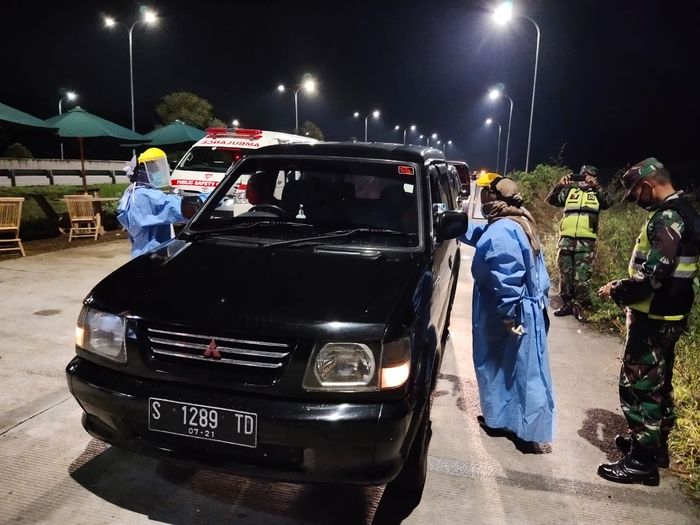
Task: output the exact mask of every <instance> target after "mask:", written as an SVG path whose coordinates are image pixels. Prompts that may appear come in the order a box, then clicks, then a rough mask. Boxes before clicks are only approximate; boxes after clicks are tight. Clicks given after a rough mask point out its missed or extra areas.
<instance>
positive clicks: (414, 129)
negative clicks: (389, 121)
mask: <svg viewBox="0 0 700 525" xmlns="http://www.w3.org/2000/svg"><path fill="white" fill-rule="evenodd" d="M400 129H401V126H399V125H398V124H396V126H394V131H399V130H400ZM409 129H410V130H411V131H416V125H415V124H411V125H410V126H409V127H407V128H403V143H404V145H406V132H407V131H408V130H409Z"/></svg>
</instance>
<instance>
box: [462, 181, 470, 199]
mask: <svg viewBox="0 0 700 525" xmlns="http://www.w3.org/2000/svg"><path fill="white" fill-rule="evenodd" d="M469 193H470V192H469V184H462V188H461V189H460V190H459V196H460V197H462V198H466V197H469Z"/></svg>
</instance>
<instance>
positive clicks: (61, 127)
mask: <svg viewBox="0 0 700 525" xmlns="http://www.w3.org/2000/svg"><path fill="white" fill-rule="evenodd" d="M44 122H45V123H46V124H48V125H50V126H55V127H57V128H58V135H59V136H60V137H77V139H78V142H79V143H80V168H81V169H80V171H81V177H82V179H83V189H85V190H86V191H87V181H86V180H85V154H84V152H83V139H84V138H93V137H109V138H113V139H118V140H120V141H127V142H133V143H136V144H143V143H148V142H150V139H148V138H146V137H144V136H143V135H141V134H140V133H136V132H134V131H131V130H130V129H127V128H125V127H124V126H120V125H119V124H115V123H114V122H110V121H109V120H106V119H103V118H102V117H98V116H97V115H93V114H92V113H89V112H87V111H85V110H84V109H83V108H81V107H80V106H76V107H74V108H73V109H71V110H69V111H66V112H65V113H63V114H62V115H56V116H55V117H51V118H50V119H46V120H45V121H44Z"/></svg>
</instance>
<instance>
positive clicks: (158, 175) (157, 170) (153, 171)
mask: <svg viewBox="0 0 700 525" xmlns="http://www.w3.org/2000/svg"><path fill="white" fill-rule="evenodd" d="M143 164H144V166H145V168H146V173H147V174H148V181H149V183H150V185H151V186H153V187H154V188H162V187H164V186H169V185H170V166H168V158H167V157H161V158H159V159H153V160H147V161H145V162H144V163H143Z"/></svg>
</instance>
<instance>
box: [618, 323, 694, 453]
mask: <svg viewBox="0 0 700 525" xmlns="http://www.w3.org/2000/svg"><path fill="white" fill-rule="evenodd" d="M684 328H685V321H660V320H655V319H649V317H648V316H647V315H646V314H644V313H641V312H637V311H635V310H630V309H628V310H627V339H626V341H625V355H624V357H623V358H622V370H621V371H620V404H621V405H622V412H623V413H624V414H625V419H627V426H628V427H629V429H630V432H631V434H632V435H633V436H635V437H636V438H637V442H638V443H639V445H640V447H642V448H645V449H650V450H656V449H658V448H659V439H660V437H661V434H666V435H668V433H669V432H670V431H671V429H672V428H673V425H674V423H675V421H676V414H675V411H674V408H673V384H672V383H671V380H672V378H673V361H674V358H675V354H674V349H675V346H676V342H677V341H678V338H679V337H680V336H681V333H682V332H683V329H684Z"/></svg>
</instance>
